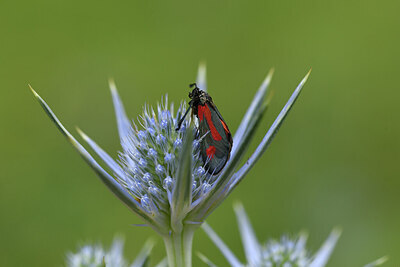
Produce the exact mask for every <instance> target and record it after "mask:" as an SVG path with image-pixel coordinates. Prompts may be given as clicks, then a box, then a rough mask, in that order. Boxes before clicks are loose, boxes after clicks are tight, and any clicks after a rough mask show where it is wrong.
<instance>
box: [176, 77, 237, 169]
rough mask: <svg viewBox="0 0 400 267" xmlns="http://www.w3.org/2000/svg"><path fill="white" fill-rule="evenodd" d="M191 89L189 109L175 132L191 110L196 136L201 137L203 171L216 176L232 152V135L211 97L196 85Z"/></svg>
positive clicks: (192, 85)
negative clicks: (194, 121) (196, 124)
mask: <svg viewBox="0 0 400 267" xmlns="http://www.w3.org/2000/svg"><path fill="white" fill-rule="evenodd" d="M190 88H193V90H192V92H190V93H189V98H190V99H191V100H190V101H189V107H188V109H187V110H186V112H185V114H184V115H183V116H182V118H181V119H180V120H179V121H178V125H177V127H176V130H177V131H178V130H179V129H180V128H181V125H182V122H183V120H184V119H185V117H186V115H187V114H188V112H189V110H190V109H192V117H193V115H195V116H196V117H197V119H198V122H199V124H198V129H197V130H198V134H199V136H200V137H201V142H200V155H201V157H202V160H203V162H204V164H205V166H204V167H205V169H206V170H207V172H208V173H209V174H211V175H216V174H218V173H220V172H221V170H222V169H223V168H224V167H225V165H226V162H227V161H228V160H229V157H230V154H231V150H232V144H233V140H232V135H231V132H230V131H229V128H228V125H226V123H225V121H224V119H223V118H222V116H221V113H219V111H218V109H217V107H216V106H215V104H214V102H213V100H212V98H211V96H210V95H209V94H207V93H206V92H204V91H202V90H200V88H198V87H197V85H196V83H193V84H190Z"/></svg>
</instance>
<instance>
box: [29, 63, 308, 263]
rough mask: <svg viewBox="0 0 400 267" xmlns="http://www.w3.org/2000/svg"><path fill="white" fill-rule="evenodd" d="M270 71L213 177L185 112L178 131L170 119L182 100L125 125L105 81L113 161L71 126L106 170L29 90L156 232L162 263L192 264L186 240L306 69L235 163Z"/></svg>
mask: <svg viewBox="0 0 400 267" xmlns="http://www.w3.org/2000/svg"><path fill="white" fill-rule="evenodd" d="M272 74H273V71H270V72H269V74H268V76H267V77H266V79H265V80H264V82H263V83H262V84H261V86H260V88H259V89H258V91H257V93H256V94H255V96H254V99H253V101H252V103H251V105H250V107H249V109H248V110H247V112H246V114H245V115H244V118H243V120H242V122H241V123H240V125H239V127H238V129H237V130H236V133H235V135H234V138H233V147H232V151H231V157H230V160H229V161H228V162H227V164H226V166H225V168H224V169H223V170H222V171H221V172H220V173H219V174H218V175H215V176H212V175H210V174H208V173H207V172H206V171H205V170H204V168H203V167H202V165H203V163H202V162H201V160H200V158H199V152H198V146H199V142H201V140H200V139H199V140H196V139H195V129H194V128H193V126H192V124H191V121H190V116H187V118H186V119H185V120H184V122H183V124H182V127H181V129H180V130H179V131H178V132H177V131H175V127H176V124H177V121H178V120H179V119H180V118H181V116H182V114H183V112H184V111H185V108H186V107H185V104H184V103H182V104H181V105H180V106H179V108H178V110H177V112H174V106H173V105H172V104H171V106H169V104H168V101H167V100H166V98H165V101H164V102H163V103H162V104H158V105H157V107H156V109H155V110H154V109H153V108H150V107H147V106H145V107H144V109H143V114H142V115H141V116H140V118H139V123H140V125H141V127H138V126H137V125H136V124H135V123H134V122H131V121H130V120H129V119H128V117H127V116H126V114H125V110H124V107H123V105H122V102H121V100H120V98H119V95H118V93H117V89H116V87H115V84H114V82H112V81H111V82H110V88H111V94H112V98H113V102H114V107H115V113H116V118H117V125H118V131H119V136H120V142H121V146H122V151H121V152H120V153H119V156H118V159H117V160H114V159H113V158H112V157H111V156H109V155H108V154H107V153H106V152H105V151H104V150H102V149H101V148H100V147H99V146H98V145H97V144H96V143H95V142H94V141H93V140H92V139H90V138H89V137H88V136H87V135H86V134H84V133H83V132H82V131H81V130H79V129H78V132H79V133H80V135H81V136H82V138H83V139H84V140H85V141H86V142H87V144H88V145H89V146H90V147H91V149H92V150H93V151H94V152H95V153H96V154H97V156H99V157H100V158H101V159H102V160H103V163H104V164H105V166H106V167H107V168H108V170H109V171H106V170H105V169H104V168H103V167H101V166H100V164H99V163H97V161H96V160H95V159H94V158H93V157H92V156H91V154H90V153H89V152H87V150H86V149H85V148H84V147H83V146H82V145H81V144H80V143H79V142H78V141H77V140H76V139H75V138H74V137H73V136H72V135H71V134H70V133H69V132H68V131H67V129H65V127H64V126H63V125H62V124H61V122H60V121H59V120H58V118H57V117H56V116H55V114H54V113H53V112H52V110H51V109H50V107H49V106H48V105H47V104H46V102H45V101H44V100H43V99H42V98H41V97H40V96H39V95H38V94H37V93H36V92H35V91H34V90H33V89H32V88H31V89H32V92H33V93H34V95H35V97H36V98H37V100H38V101H39V103H40V104H41V105H42V107H43V108H44V110H45V112H46V113H47V114H48V115H49V117H50V118H51V119H52V121H53V122H54V123H55V124H56V126H57V127H58V129H59V130H60V131H61V133H62V134H63V135H64V136H65V137H66V138H67V140H68V141H69V142H70V143H71V144H72V145H73V146H74V147H75V149H76V150H77V151H78V152H79V154H80V155H81V156H82V157H83V159H84V160H85V161H86V162H87V163H88V164H89V165H90V166H91V167H92V169H93V170H94V171H95V172H96V173H97V175H98V176H99V178H100V179H101V180H102V182H103V183H104V184H105V185H106V186H107V187H108V188H109V189H110V190H111V191H112V192H113V193H114V194H115V195H116V196H117V197H118V198H119V199H120V200H121V201H122V202H123V203H125V204H126V205H127V206H128V207H129V208H130V209H131V210H132V211H133V212H134V213H136V214H137V215H138V216H139V217H140V218H141V219H142V220H143V221H144V222H145V224H146V225H148V226H150V227H152V228H153V229H154V230H155V231H157V233H159V234H160V235H161V236H162V237H163V239H164V243H165V245H166V249H167V256H168V262H169V266H171V267H173V266H185V267H190V266H191V261H192V260H191V256H192V254H191V251H192V239H193V233H194V230H195V229H197V228H198V227H199V226H200V225H201V224H202V222H203V221H204V220H205V219H206V218H207V216H208V215H209V214H210V213H211V212H212V211H213V210H214V209H215V208H216V207H218V206H219V205H220V204H221V202H222V201H223V200H224V199H225V198H226V197H227V196H228V195H229V194H230V193H231V192H232V191H233V189H234V188H235V187H236V186H237V185H238V184H239V183H240V182H241V181H242V180H243V178H244V177H245V176H246V174H247V173H248V172H249V170H250V169H251V168H252V167H253V166H254V165H255V163H256V162H257V160H258V159H259V158H260V157H261V155H262V154H263V153H264V152H265V150H266V149H267V147H268V146H269V144H270V143H271V141H272V139H273V137H274V136H275V134H276V133H277V131H278V129H279V127H280V126H281V124H282V122H283V121H284V119H285V118H286V115H287V114H288V112H289V111H290V109H291V108H292V106H293V104H294V103H295V101H296V99H297V97H298V96H299V94H300V91H301V89H302V87H303V85H304V83H305V82H306V80H307V78H308V76H309V73H308V74H307V75H306V76H305V78H304V79H303V80H302V81H301V82H300V84H299V85H298V86H297V88H296V89H295V91H294V93H293V94H292V96H291V97H290V98H289V101H288V102H287V103H286V105H285V106H284V107H283V109H282V111H281V112H280V113H279V115H278V117H277V118H276V119H275V121H274V123H273V124H272V126H271V127H270V129H269V130H268V131H267V133H266V134H265V136H264V138H263V139H262V141H261V143H260V144H259V145H258V147H257V148H256V150H255V151H254V153H253V154H252V156H251V157H250V158H249V159H248V160H247V161H246V162H245V163H244V164H243V165H242V166H240V165H239V163H240V162H241V160H242V157H243V156H244V153H245V151H246V149H247V148H248V147H249V143H250V140H251V139H252V138H253V136H254V133H255V129H256V128H257V126H258V125H259V122H260V120H261V117H262V115H263V114H264V112H265V110H266V108H267V101H266V96H267V92H268V88H269V85H270V81H271V77H272ZM197 84H198V86H199V88H201V89H202V90H204V91H206V90H207V87H206V79H205V67H204V66H200V68H199V74H198V79H197Z"/></svg>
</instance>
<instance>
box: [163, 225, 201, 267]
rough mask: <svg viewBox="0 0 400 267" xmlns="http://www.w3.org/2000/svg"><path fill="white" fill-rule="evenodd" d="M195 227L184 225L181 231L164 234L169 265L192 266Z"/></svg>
mask: <svg viewBox="0 0 400 267" xmlns="http://www.w3.org/2000/svg"><path fill="white" fill-rule="evenodd" d="M194 230H195V227H191V226H186V227H183V228H182V230H181V231H180V232H172V231H171V234H170V235H168V236H164V244H165V248H166V250H167V257H168V266H169V267H191V266H192V242H193V234H194Z"/></svg>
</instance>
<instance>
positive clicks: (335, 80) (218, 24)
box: [0, 0, 400, 266]
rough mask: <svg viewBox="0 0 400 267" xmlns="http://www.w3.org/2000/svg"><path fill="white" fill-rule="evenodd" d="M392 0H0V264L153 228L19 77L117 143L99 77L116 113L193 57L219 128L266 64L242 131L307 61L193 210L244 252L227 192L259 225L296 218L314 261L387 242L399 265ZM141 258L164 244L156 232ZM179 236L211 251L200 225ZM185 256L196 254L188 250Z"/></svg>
mask: <svg viewBox="0 0 400 267" xmlns="http://www.w3.org/2000/svg"><path fill="white" fill-rule="evenodd" d="M399 8H400V3H399V2H398V1H375V0H364V1H351V0H350V1H349V0H347V1H270V0H268V1H265V0H259V1H225V0H223V1H211V0H206V1H136V0H134V1H75V0H70V1H62V0H57V1H54V0H52V1H50V0H47V1H46V0H42V1H10V0H2V1H0V78H1V86H0V88H1V97H0V118H1V127H0V129H1V130H0V140H1V153H0V164H1V179H0V214H1V215H0V216H1V219H0V240H1V242H0V265H1V266H61V265H62V264H63V263H64V260H65V252H66V251H68V250H75V249H76V247H77V245H78V244H79V242H80V241H100V242H102V243H103V244H105V245H109V244H110V243H111V240H112V238H113V236H114V234H115V233H122V234H124V235H125V237H126V250H125V252H126V253H125V254H126V255H127V256H128V258H129V259H133V257H134V255H136V253H137V252H138V250H139V248H140V247H141V246H142V244H143V242H144V241H145V240H146V239H147V238H148V237H150V236H153V237H156V235H155V233H154V232H153V231H152V230H150V229H146V228H136V227H134V226H132V224H134V223H141V221H140V220H139V219H138V218H137V217H136V216H135V215H134V214H132V213H131V212H130V211H129V210H128V209H127V208H126V207H125V206H124V205H123V204H121V203H120V202H119V201H118V200H117V199H116V198H115V197H114V196H113V195H112V194H111V193H110V192H109V191H108V190H107V189H106V188H105V186H103V185H102V183H101V182H100V181H99V180H98V179H97V177H96V176H95V174H94V173H93V172H92V171H91V170H90V169H89V167H88V166H87V165H86V164H85V163H84V162H83V160H82V159H81V158H80V157H79V156H78V154H77V153H76V152H75V151H74V150H73V148H72V147H71V146H70V145H69V144H68V143H67V142H66V140H64V137H63V136H62V135H60V133H59V132H58V131H57V129H56V128H55V127H54V125H53V124H52V123H51V121H50V120H49V119H48V118H47V116H46V115H45V113H44V112H43V111H42V109H41V107H40V106H39V105H38V103H37V102H36V101H35V99H34V97H33V96H32V94H31V92H30V91H29V90H28V83H30V84H32V86H33V87H34V88H35V89H36V90H37V91H38V92H39V93H40V94H41V95H42V96H43V97H44V98H45V100H46V101H47V102H48V103H49V104H50V105H51V107H52V108H53V110H54V111H55V112H56V113H57V115H58V116H59V118H60V119H61V120H62V121H63V122H64V124H65V125H66V127H67V128H68V129H70V130H71V131H72V132H74V133H75V131H74V127H75V126H80V127H81V128H82V129H83V130H84V131H86V132H87V133H88V134H89V135H90V136H91V137H93V138H94V139H95V140H96V141H97V142H98V143H99V144H101V145H102V146H103V148H104V149H106V150H107V151H108V152H109V153H110V154H112V155H116V152H117V151H118V150H119V149H120V147H119V143H118V137H117V130H116V123H115V118H114V113H113V107H112V102H111V98H110V93H109V90H108V84H107V79H108V78H109V77H114V78H115V80H116V83H117V86H118V88H119V92H120V95H121V96H122V98H123V101H124V103H125V106H126V110H127V113H128V114H129V116H130V117H132V118H136V117H137V115H138V114H139V113H140V112H141V108H142V106H143V104H144V103H149V104H152V105H155V104H156V103H157V101H159V100H160V98H161V96H162V95H164V94H166V93H168V94H169V98H170V99H171V100H173V101H174V102H175V103H176V102H179V101H180V100H182V99H186V97H187V92H188V87H187V86H188V84H189V83H190V82H193V81H194V79H195V77H196V73H197V67H198V64H199V62H200V61H202V60H205V61H206V62H207V76H208V85H209V92H210V93H211V95H212V97H213V99H214V101H215V103H216V104H217V105H218V108H219V110H220V111H221V113H222V114H223V116H224V118H225V120H226V122H227V123H228V125H229V126H230V128H231V130H232V131H235V129H236V128H237V126H238V125H239V122H240V120H241V117H242V115H243V114H244V112H245V110H246V107H247V106H248V105H249V103H250V101H251V99H252V97H253V94H254V93H255V91H256V90H257V88H258V86H259V85H260V84H261V82H262V80H263V79H264V78H265V75H266V74H267V72H268V70H269V69H270V68H271V67H274V68H275V70H276V71H275V75H274V78H273V82H272V85H271V86H272V89H273V91H274V98H273V101H272V105H271V108H270V109H269V110H268V114H267V116H266V117H265V119H264V120H263V121H262V124H261V126H260V128H259V131H258V134H257V135H256V138H255V141H254V142H253V143H252V145H251V146H250V148H249V153H250V152H251V151H253V150H254V148H255V146H256V144H257V142H258V141H260V140H261V139H262V137H263V134H264V133H265V132H266V130H267V129H268V127H269V125H270V124H271V123H272V121H273V119H274V118H275V116H276V115H277V114H278V112H279V111H280V109H281V108H282V106H283V105H284V103H285V102H286V100H287V99H288V97H289V96H290V94H291V92H292V91H293V90H294V88H295V86H296V85H297V83H298V82H299V81H300V80H301V78H302V77H303V76H304V75H305V74H306V72H307V71H308V70H309V68H311V67H312V68H313V71H312V75H311V77H310V79H309V81H308V82H307V84H306V86H305V88H304V91H303V93H302V95H301V96H300V99H299V101H298V102H297V103H296V105H295V107H294V109H293V111H292V113H291V114H290V115H289V117H288V119H287V120H286V122H285V124H284V126H283V127H282V128H281V130H280V132H279V134H278V135H277V137H276V138H275V140H274V142H273V143H272V145H271V146H270V148H269V150H268V151H267V152H266V153H265V154H264V156H263V157H262V159H261V160H260V162H259V163H258V164H257V166H256V167H255V168H254V169H253V170H252V171H251V172H250V174H249V175H248V177H247V178H246V179H245V180H244V182H243V183H242V184H241V185H240V186H239V187H238V188H237V190H236V191H235V192H234V193H233V194H232V195H231V196H230V197H229V198H228V199H227V200H226V201H225V202H224V203H223V205H221V206H220V207H219V208H218V209H217V210H216V211H215V212H214V213H213V214H212V215H211V216H210V217H209V219H208V222H209V223H210V224H211V226H213V228H214V229H215V230H216V231H217V232H218V233H219V234H220V236H221V237H222V238H224V240H225V241H226V242H227V243H228V244H229V246H230V247H231V249H232V250H233V251H234V252H236V253H237V254H238V255H240V257H241V258H242V259H243V258H244V256H243V250H242V247H241V242H240V237H239V233H238V232H237V225H236V221H235V216H234V213H233V210H232V204H233V202H234V201H236V200H240V201H242V202H243V203H244V205H245V208H246V210H247V212H248V214H249V216H250V218H251V220H252V223H253V226H254V228H255V229H256V232H257V235H258V237H259V240H266V239H267V238H271V237H272V238H277V237H279V236H280V235H281V234H284V233H291V234H295V233H297V232H299V231H300V230H303V229H305V230H308V231H309V233H310V237H309V242H308V245H309V248H310V250H312V251H315V250H316V249H317V248H318V247H319V246H320V244H321V243H322V242H323V240H324V239H325V238H326V237H327V236H328V234H329V232H330V231H331V229H332V228H333V227H335V226H341V227H342V228H343V235H342V237H341V238H340V241H339V243H338V245H337V248H336V250H335V252H334V254H333V255H332V260H331V261H330V263H329V265H328V266H361V265H363V264H366V263H368V262H369V261H372V260H374V259H376V258H378V257H381V256H384V255H389V256H390V261H389V262H388V263H387V265H386V266H399V265H400V255H399V253H398V252H399V250H400V230H399V226H400V212H399V203H400V194H399V191H400V180H399V171H400V165H399V151H400V141H399V134H400V126H399V108H398V103H399V97H400V88H399V71H400V50H399V47H400V37H399V36H400V35H399V28H400V21H399V16H398V10H399ZM156 240H157V241H158V243H157V246H156V248H155V251H154V257H153V259H155V260H160V259H161V258H162V257H163V256H164V247H163V243H162V241H161V239H158V238H157V237H156ZM194 251H200V252H202V253H204V254H205V255H207V256H208V257H209V258H211V259H213V261H215V262H216V263H217V264H219V265H221V266H225V265H226V262H225V260H224V258H223V257H222V256H221V254H220V253H219V252H218V251H217V250H216V249H215V247H214V245H213V244H212V243H211V241H210V240H209V239H208V238H207V237H206V236H205V234H204V233H203V232H202V231H201V230H200V231H198V232H197V234H196V235H195V240H194ZM194 266H203V264H202V263H201V262H200V261H199V260H198V259H197V258H196V257H194Z"/></svg>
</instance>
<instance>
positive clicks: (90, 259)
mask: <svg viewBox="0 0 400 267" xmlns="http://www.w3.org/2000/svg"><path fill="white" fill-rule="evenodd" d="M152 249H153V242H152V241H151V240H149V241H147V242H146V243H145V244H144V246H143V248H142V250H141V251H140V252H139V254H138V255H137V257H136V258H135V260H134V261H133V262H132V263H131V264H129V263H128V261H127V260H126V259H125V257H124V251H123V250H124V241H123V240H122V238H120V237H116V238H114V241H113V243H112V245H111V247H110V249H108V250H107V249H105V248H103V246H102V245H101V244H99V243H97V244H87V245H84V246H81V247H80V248H79V250H78V251H77V252H75V253H73V252H69V253H68V254H67V264H66V266H68V267H145V266H148V264H149V260H150V253H151V250H152ZM166 266H167V264H166V262H165V261H162V262H160V263H159V264H158V265H157V267H166Z"/></svg>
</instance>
